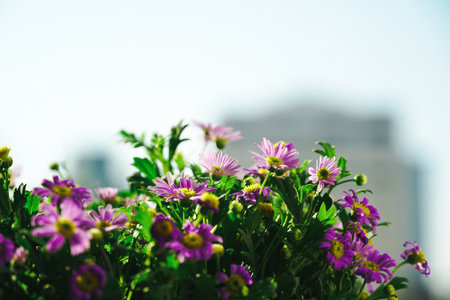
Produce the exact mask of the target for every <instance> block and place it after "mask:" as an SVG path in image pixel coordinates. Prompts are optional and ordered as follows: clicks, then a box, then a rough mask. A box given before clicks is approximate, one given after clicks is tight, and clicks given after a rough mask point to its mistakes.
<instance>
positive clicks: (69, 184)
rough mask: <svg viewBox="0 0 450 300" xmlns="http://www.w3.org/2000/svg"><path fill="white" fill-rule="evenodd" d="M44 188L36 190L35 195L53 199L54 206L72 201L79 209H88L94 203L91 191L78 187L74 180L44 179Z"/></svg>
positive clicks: (54, 177)
mask: <svg viewBox="0 0 450 300" xmlns="http://www.w3.org/2000/svg"><path fill="white" fill-rule="evenodd" d="M42 186H44V187H45V188H34V190H33V194H35V195H38V196H40V197H51V200H52V204H53V206H56V205H58V204H60V203H63V202H65V201H70V202H73V203H74V204H76V205H77V206H78V207H80V208H81V207H86V206H87V204H88V202H90V201H92V196H91V191H90V190H89V189H88V188H85V187H77V186H75V183H74V182H73V180H70V179H64V180H60V179H59V177H58V176H56V175H55V176H53V182H51V181H50V180H47V179H44V180H43V181H42Z"/></svg>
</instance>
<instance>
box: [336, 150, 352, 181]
mask: <svg viewBox="0 0 450 300" xmlns="http://www.w3.org/2000/svg"><path fill="white" fill-rule="evenodd" d="M337 165H338V167H339V168H341V169H342V170H341V174H339V175H338V176H337V178H336V179H337V180H338V181H339V180H340V179H342V178H344V177H347V176H350V175H351V173H350V172H349V171H348V170H347V160H346V159H345V158H344V157H342V156H340V157H339V159H338V163H337Z"/></svg>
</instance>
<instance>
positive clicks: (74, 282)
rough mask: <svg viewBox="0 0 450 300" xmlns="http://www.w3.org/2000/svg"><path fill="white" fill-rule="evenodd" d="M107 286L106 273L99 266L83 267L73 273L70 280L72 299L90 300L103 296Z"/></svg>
mask: <svg viewBox="0 0 450 300" xmlns="http://www.w3.org/2000/svg"><path fill="white" fill-rule="evenodd" d="M105 284H106V274H105V271H104V270H103V269H102V268H101V267H100V266H97V265H82V266H81V267H79V268H78V269H77V270H75V271H73V272H72V277H71V278H70V280H69V285H70V298H71V299H74V300H75V299H77V300H78V299H80V300H89V299H91V297H92V296H94V297H99V296H101V295H102V289H103V288H104V287H105Z"/></svg>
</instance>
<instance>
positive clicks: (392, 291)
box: [384, 284, 395, 296]
mask: <svg viewBox="0 0 450 300" xmlns="http://www.w3.org/2000/svg"><path fill="white" fill-rule="evenodd" d="M384 291H385V292H386V294H388V295H391V296H392V295H394V294H395V287H394V286H393V285H392V284H388V285H387V286H386V287H385V288H384Z"/></svg>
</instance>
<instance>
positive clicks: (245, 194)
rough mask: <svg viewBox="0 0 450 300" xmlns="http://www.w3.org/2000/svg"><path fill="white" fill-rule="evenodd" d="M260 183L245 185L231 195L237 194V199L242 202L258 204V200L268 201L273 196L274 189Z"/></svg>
mask: <svg viewBox="0 0 450 300" xmlns="http://www.w3.org/2000/svg"><path fill="white" fill-rule="evenodd" d="M260 190H261V186H260V185H259V184H258V183H254V184H250V185H247V186H245V187H244V188H243V189H242V190H241V191H239V192H237V193H234V194H231V195H230V196H236V200H238V201H240V202H242V203H248V204H256V202H258V200H261V201H268V200H269V199H270V198H271V197H272V194H273V192H272V190H271V189H269V188H266V187H263V188H262V191H261V194H260Z"/></svg>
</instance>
